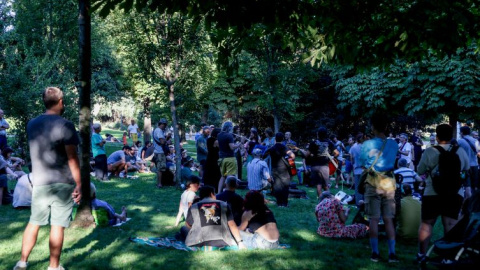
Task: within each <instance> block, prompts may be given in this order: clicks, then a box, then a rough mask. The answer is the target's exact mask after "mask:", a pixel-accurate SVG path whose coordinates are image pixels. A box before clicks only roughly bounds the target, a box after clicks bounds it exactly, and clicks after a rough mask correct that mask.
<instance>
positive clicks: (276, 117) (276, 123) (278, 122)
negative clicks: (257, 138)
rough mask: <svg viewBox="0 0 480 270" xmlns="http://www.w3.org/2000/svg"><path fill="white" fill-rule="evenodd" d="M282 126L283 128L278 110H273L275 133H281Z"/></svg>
mask: <svg viewBox="0 0 480 270" xmlns="http://www.w3.org/2000/svg"><path fill="white" fill-rule="evenodd" d="M281 126H282V119H281V117H280V116H279V115H278V112H277V111H276V110H273V129H274V131H275V134H276V133H277V132H279V131H280V127H281Z"/></svg>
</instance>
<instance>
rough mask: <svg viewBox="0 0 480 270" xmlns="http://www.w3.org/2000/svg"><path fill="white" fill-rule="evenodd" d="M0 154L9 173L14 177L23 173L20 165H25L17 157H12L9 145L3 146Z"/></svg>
mask: <svg viewBox="0 0 480 270" xmlns="http://www.w3.org/2000/svg"><path fill="white" fill-rule="evenodd" d="M1 153H2V156H3V158H4V159H5V161H6V162H7V164H8V165H7V167H8V169H7V172H8V173H9V174H11V175H12V176H13V177H14V178H15V179H16V178H18V177H20V176H22V175H25V174H26V173H25V172H24V171H23V169H22V166H23V165H25V161H24V160H23V159H21V158H18V157H12V153H13V149H12V148H10V147H5V148H4V149H3V150H2V151H1Z"/></svg>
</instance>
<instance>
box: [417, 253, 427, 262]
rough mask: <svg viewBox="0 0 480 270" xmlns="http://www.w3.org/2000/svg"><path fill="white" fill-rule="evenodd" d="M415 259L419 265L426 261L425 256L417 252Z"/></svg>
mask: <svg viewBox="0 0 480 270" xmlns="http://www.w3.org/2000/svg"><path fill="white" fill-rule="evenodd" d="M415 261H416V262H417V263H418V264H420V265H425V264H426V263H427V256H425V255H420V254H418V253H417V258H416V259H415Z"/></svg>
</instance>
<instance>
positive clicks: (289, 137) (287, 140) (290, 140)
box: [282, 131, 297, 147]
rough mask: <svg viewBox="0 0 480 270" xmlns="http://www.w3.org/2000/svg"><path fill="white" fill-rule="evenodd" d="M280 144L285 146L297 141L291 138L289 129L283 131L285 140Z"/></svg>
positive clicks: (295, 144) (294, 144) (294, 143)
mask: <svg viewBox="0 0 480 270" xmlns="http://www.w3.org/2000/svg"><path fill="white" fill-rule="evenodd" d="M282 144H283V145H285V146H287V147H288V146H290V145H293V146H297V143H296V142H295V141H294V140H292V133H291V132H290V131H287V132H285V140H284V141H283V142H282Z"/></svg>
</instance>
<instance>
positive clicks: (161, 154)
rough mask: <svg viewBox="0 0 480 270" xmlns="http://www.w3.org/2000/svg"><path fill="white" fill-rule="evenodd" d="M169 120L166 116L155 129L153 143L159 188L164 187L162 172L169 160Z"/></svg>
mask: <svg viewBox="0 0 480 270" xmlns="http://www.w3.org/2000/svg"><path fill="white" fill-rule="evenodd" d="M167 123H168V122H167V120H166V119H165V118H162V119H160V121H158V127H157V128H155V130H154V131H153V134H152V135H153V136H152V137H153V145H154V147H155V150H154V152H153V153H154V160H155V166H156V167H157V188H161V187H162V174H163V172H165V170H166V169H167V160H166V156H165V155H166V154H167V153H165V149H166V143H167V138H166V137H167V136H166V130H167Z"/></svg>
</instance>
